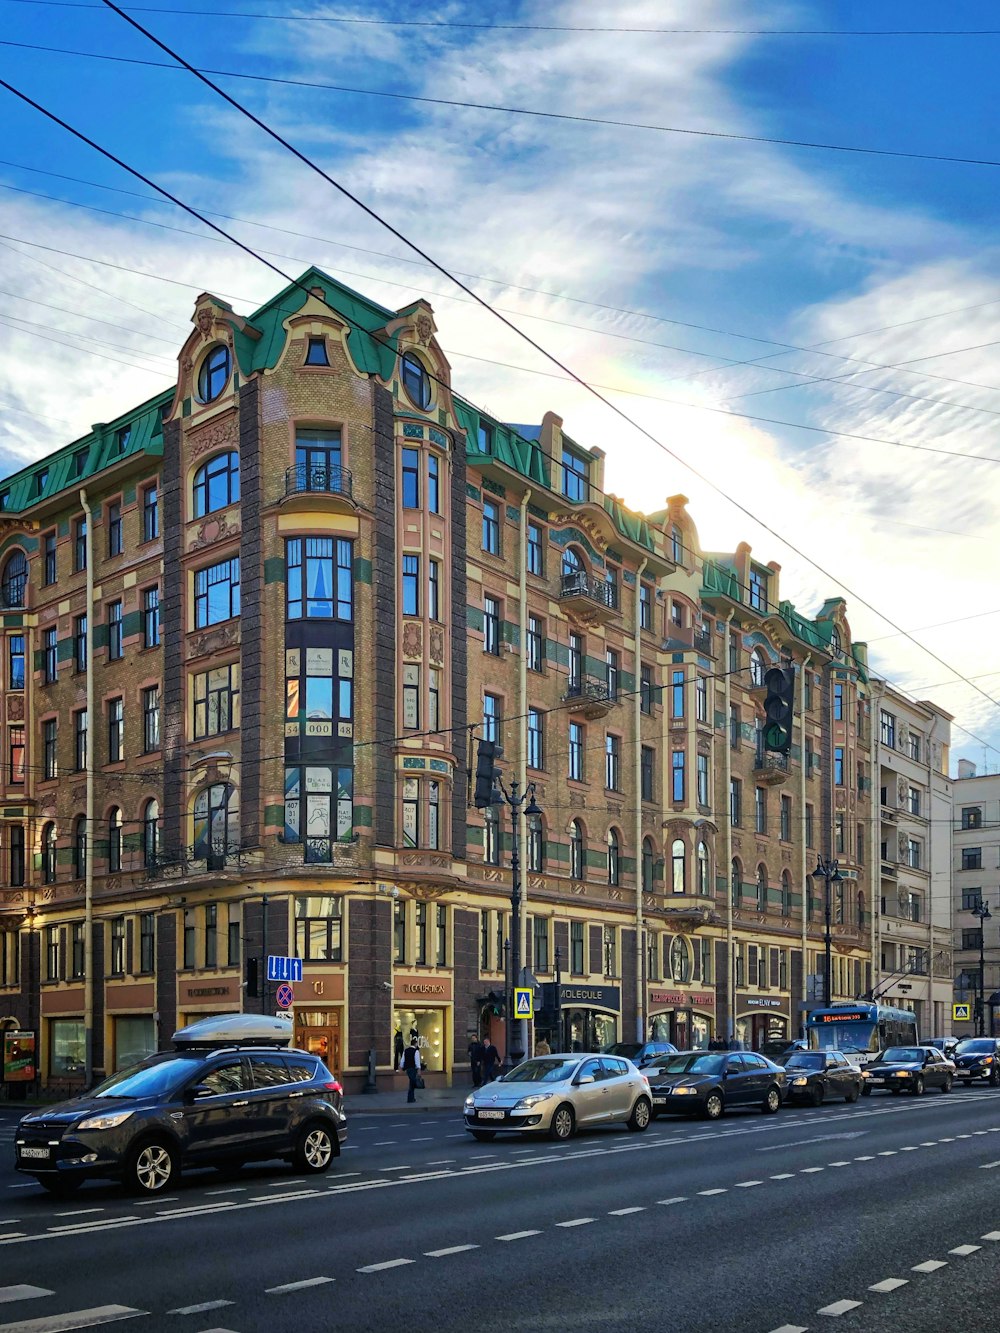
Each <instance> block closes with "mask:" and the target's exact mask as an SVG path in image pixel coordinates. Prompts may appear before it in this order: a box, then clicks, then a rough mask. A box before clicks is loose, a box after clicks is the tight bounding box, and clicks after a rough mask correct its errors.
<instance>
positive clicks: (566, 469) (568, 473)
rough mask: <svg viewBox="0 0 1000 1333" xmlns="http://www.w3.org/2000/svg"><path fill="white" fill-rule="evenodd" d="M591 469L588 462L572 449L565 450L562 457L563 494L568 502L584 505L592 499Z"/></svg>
mask: <svg viewBox="0 0 1000 1333" xmlns="http://www.w3.org/2000/svg"><path fill="white" fill-rule="evenodd" d="M589 475H590V468H589V464H588V463H587V460H586V459H585V458H581V456H580V455H579V454H576V453H574V452H573V451H572V449H564V450H563V456H562V493H563V495H565V497H566V499H567V500H575V501H577V502H578V503H583V501H585V500H589V499H590V480H589Z"/></svg>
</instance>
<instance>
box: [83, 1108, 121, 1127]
mask: <svg viewBox="0 0 1000 1333" xmlns="http://www.w3.org/2000/svg"><path fill="white" fill-rule="evenodd" d="M131 1114H132V1112H131V1111H108V1112H107V1113H106V1114H105V1115H92V1116H89V1117H88V1118H87V1119H86V1120H81V1121H80V1123H79V1124H78V1125H77V1129H117V1127H118V1126H119V1125H123V1124H124V1123H125V1121H126V1120H127V1119H128V1118H129V1116H130V1115H131Z"/></svg>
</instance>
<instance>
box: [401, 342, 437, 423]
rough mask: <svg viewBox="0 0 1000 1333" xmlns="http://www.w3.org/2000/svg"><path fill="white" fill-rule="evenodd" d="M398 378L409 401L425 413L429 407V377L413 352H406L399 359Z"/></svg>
mask: <svg viewBox="0 0 1000 1333" xmlns="http://www.w3.org/2000/svg"><path fill="white" fill-rule="evenodd" d="M399 377H400V379H401V380H402V381H403V388H404V389H405V390H406V392H407V393H408V394H409V396H410V398H411V400H412V401H413V402H414V403H416V405H417V407H419V408H420V410H421V411H422V412H426V411H427V409H428V408H429V407H430V405H431V377H430V376H429V375H428V373H427V368H426V367H425V365H424V363H423V362H422V361H421V360H420V357H419V356H417V355H416V353H415V352H407V353H406V354H405V355H404V356H403V357H402V358H401V360H400V363H399Z"/></svg>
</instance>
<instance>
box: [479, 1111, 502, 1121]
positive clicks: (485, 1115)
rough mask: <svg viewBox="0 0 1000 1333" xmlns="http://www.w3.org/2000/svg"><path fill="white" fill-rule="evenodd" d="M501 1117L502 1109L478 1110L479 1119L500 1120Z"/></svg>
mask: <svg viewBox="0 0 1000 1333" xmlns="http://www.w3.org/2000/svg"><path fill="white" fill-rule="evenodd" d="M503 1117H504V1113H503V1111H480V1112H479V1119H480V1120H502V1119H503Z"/></svg>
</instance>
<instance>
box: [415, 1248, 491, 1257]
mask: <svg viewBox="0 0 1000 1333" xmlns="http://www.w3.org/2000/svg"><path fill="white" fill-rule="evenodd" d="M478 1249H479V1246H478V1245H448V1246H446V1247H445V1248H444V1249H443V1250H424V1254H425V1255H426V1256H427V1258H428V1259H444V1258H446V1257H447V1256H448V1255H449V1254H464V1253H465V1251H466V1250H478Z"/></svg>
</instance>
